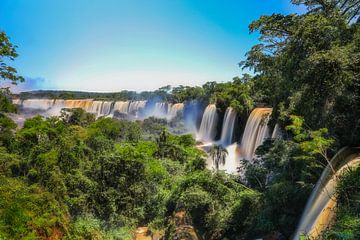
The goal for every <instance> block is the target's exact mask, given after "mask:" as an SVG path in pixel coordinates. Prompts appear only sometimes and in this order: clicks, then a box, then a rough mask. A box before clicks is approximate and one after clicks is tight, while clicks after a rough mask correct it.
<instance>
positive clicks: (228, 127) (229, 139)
mask: <svg viewBox="0 0 360 240" xmlns="http://www.w3.org/2000/svg"><path fill="white" fill-rule="evenodd" d="M235 120H236V112H235V110H234V109H232V108H231V107H228V108H227V109H226V112H225V116H224V121H223V125H222V130H221V138H220V144H222V145H223V146H228V145H230V144H231V143H233V134H234V126H235Z"/></svg>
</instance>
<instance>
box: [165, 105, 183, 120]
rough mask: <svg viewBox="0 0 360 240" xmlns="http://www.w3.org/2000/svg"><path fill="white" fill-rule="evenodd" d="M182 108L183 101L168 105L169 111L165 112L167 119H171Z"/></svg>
mask: <svg viewBox="0 0 360 240" xmlns="http://www.w3.org/2000/svg"><path fill="white" fill-rule="evenodd" d="M183 110H184V104H183V103H175V104H172V105H170V106H169V111H168V113H167V119H168V120H172V119H174V118H176V117H177V116H178V115H180V114H181V113H182V112H183Z"/></svg>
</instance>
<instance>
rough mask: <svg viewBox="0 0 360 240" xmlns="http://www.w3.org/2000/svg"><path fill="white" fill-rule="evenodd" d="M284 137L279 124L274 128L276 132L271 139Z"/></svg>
mask: <svg viewBox="0 0 360 240" xmlns="http://www.w3.org/2000/svg"><path fill="white" fill-rule="evenodd" d="M282 137H283V135H282V132H281V129H280V127H279V124H276V125H275V127H274V130H273V132H272V134H271V139H282Z"/></svg>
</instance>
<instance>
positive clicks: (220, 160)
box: [209, 145, 228, 170]
mask: <svg viewBox="0 0 360 240" xmlns="http://www.w3.org/2000/svg"><path fill="white" fill-rule="evenodd" d="M209 155H210V157H211V158H212V160H213V162H214V165H215V168H216V170H218V169H219V165H220V164H222V165H224V164H225V160H226V156H227V155H228V151H227V150H226V148H224V147H223V146H222V145H213V146H212V147H211V149H210V152H209Z"/></svg>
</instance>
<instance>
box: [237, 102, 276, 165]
mask: <svg viewBox="0 0 360 240" xmlns="http://www.w3.org/2000/svg"><path fill="white" fill-rule="evenodd" d="M271 111H272V109H271V108H255V109H254V110H253V111H252V112H251V114H250V116H249V118H248V120H247V122H246V126H245V130H244V134H243V137H242V140H241V157H242V158H244V159H247V160H251V159H252V158H253V156H254V153H255V150H256V148H257V147H258V146H260V145H261V144H262V143H263V142H264V140H265V139H266V138H268V137H269V128H268V126H267V124H268V121H269V117H270V114H271Z"/></svg>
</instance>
